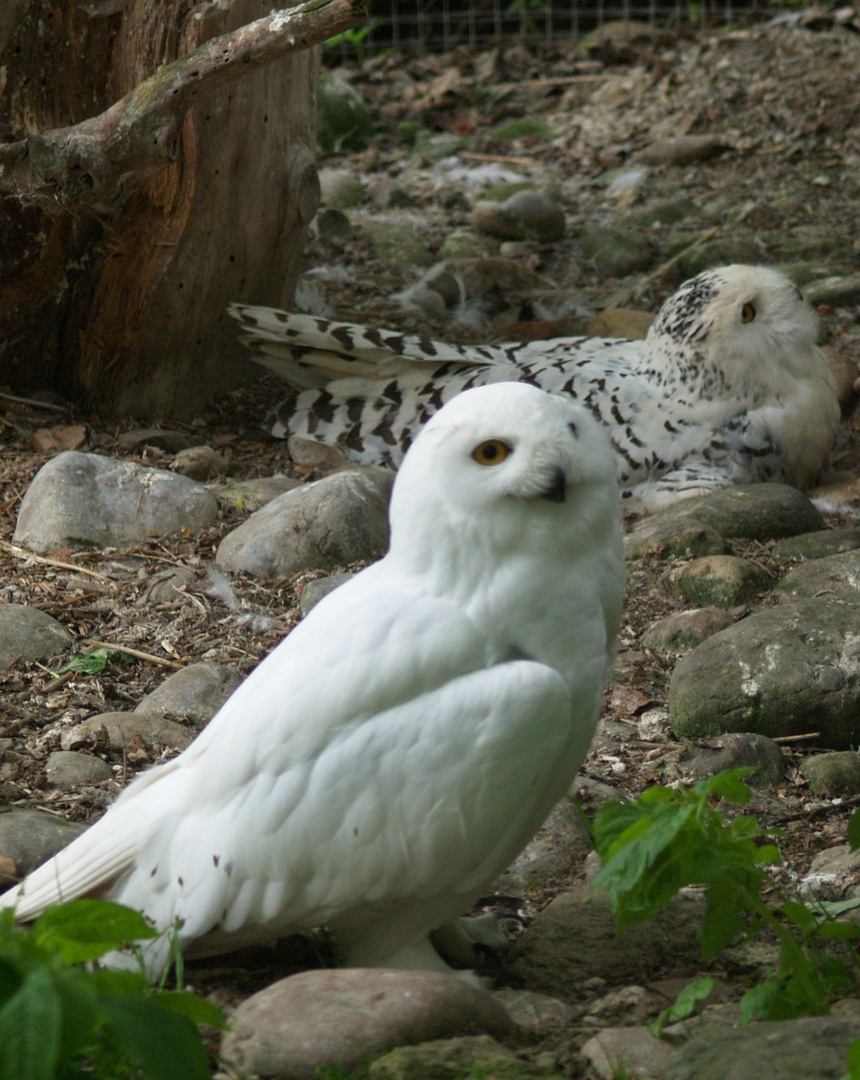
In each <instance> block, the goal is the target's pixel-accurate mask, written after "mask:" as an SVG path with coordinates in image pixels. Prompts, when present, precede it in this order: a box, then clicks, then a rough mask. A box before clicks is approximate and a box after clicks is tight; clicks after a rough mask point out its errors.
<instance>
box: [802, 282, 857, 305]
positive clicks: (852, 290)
mask: <svg viewBox="0 0 860 1080" xmlns="http://www.w3.org/2000/svg"><path fill="white" fill-rule="evenodd" d="M803 291H804V294H805V295H806V298H807V300H808V301H809V302H810V304H832V305H833V306H834V307H842V306H847V305H849V304H856V303H857V302H858V301H860V274H848V275H846V276H845V277H827V278H819V279H818V280H817V281H810V282H807V284H806V285H805V286H804V288H803Z"/></svg>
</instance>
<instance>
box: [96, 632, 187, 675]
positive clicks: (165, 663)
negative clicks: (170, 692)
mask: <svg viewBox="0 0 860 1080" xmlns="http://www.w3.org/2000/svg"><path fill="white" fill-rule="evenodd" d="M83 643H84V645H92V646H94V648H96V649H110V650H111V651H112V652H120V653H126V654H128V656H133V657H134V658H135V660H148V661H149V663H150V664H161V666H162V667H169V668H175V669H176V670H177V671H178V670H180V669H181V668H183V667H184V666H185V665H184V664H177V663H176V661H175V660H165V659H164V658H163V657H161V656H153V654H152V653H148V652H141V650H140V649H130V648H129V647H128V646H127V645H115V644H113V643H112V642H110V641H96V639H95V638H84V639H83Z"/></svg>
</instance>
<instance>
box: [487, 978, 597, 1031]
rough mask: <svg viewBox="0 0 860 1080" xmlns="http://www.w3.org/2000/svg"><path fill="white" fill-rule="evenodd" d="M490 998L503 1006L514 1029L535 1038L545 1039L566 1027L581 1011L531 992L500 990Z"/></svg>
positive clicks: (552, 998)
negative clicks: (543, 1037) (532, 1034)
mask: <svg viewBox="0 0 860 1080" xmlns="http://www.w3.org/2000/svg"><path fill="white" fill-rule="evenodd" d="M493 997H494V998H495V999H496V1001H498V1002H499V1003H500V1004H501V1005H504V1007H505V1011H506V1012H507V1014H508V1016H509V1017H510V1018H511V1020H513V1022H514V1023H515V1024H516V1026H517V1027H518V1028H525V1030H526V1031H531V1032H533V1033H534V1034H536V1035H546V1034H548V1033H549V1032H551V1031H555V1030H557V1029H558V1028H566V1027H570V1026H571V1025H572V1024H573V1023H574V1021H575V1020H576V1019H577V1018H578V1017H579V1015H580V1013H581V1010H580V1009H577V1008H575V1007H574V1006H573V1005H570V1004H569V1003H568V1002H566V1001H561V1000H560V999H559V998H554V997H548V996H547V995H546V994H537V993H535V991H534V990H513V989H511V988H509V987H503V988H502V989H501V990H496V991H495V992H494V994H493Z"/></svg>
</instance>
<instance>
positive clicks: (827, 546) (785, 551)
mask: <svg viewBox="0 0 860 1080" xmlns="http://www.w3.org/2000/svg"><path fill="white" fill-rule="evenodd" d="M857 549H860V529H818V530H816V531H815V532H808V533H801V535H800V536H789V537H787V538H786V539H785V540H780V541H779V543H777V544H774V546H773V554H774V555H777V556H779V557H780V558H783V559H786V558H788V559H823V558H825V557H826V556H827V555H842V554H843V553H844V552H846V551H856V550H857Z"/></svg>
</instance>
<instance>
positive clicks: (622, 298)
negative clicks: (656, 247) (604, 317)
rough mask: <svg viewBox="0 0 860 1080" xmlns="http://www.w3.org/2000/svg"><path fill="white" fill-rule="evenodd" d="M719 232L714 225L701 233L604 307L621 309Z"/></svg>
mask: <svg viewBox="0 0 860 1080" xmlns="http://www.w3.org/2000/svg"><path fill="white" fill-rule="evenodd" d="M719 231H720V226H719V225H715V226H714V227H713V229H708V231H707V232H703V233H702V234H701V236H698V237H697V238H696V239H695V240H694V241H693V242H692V244H687V246H686V247H685V248H682V249H681V251H678V252H676V254H674V255H673V256H672V258H671V259H667V260H666V261H665V262H664V263H661V264H660V265H659V266H658V267H657V269H656V270H653V271H652V272H651V273H650V274H648V275H647V277H644V278H642V279H641V280H640V281H637V282H636V284H635V285H629V286H627V287H626V288H624V289H619V290H618V292H616V293H614V294H613V295H612V296H611V297H610V298H609V299H608V300H607V301H606V304H605V305H604V306H605V307H608V308H610V307H622V306H623V305H624V304H626V303H628V302H629V301H630V300H632V299H633V298H634V297H636V296H638V295H639V294H640V293H641V292H642V291H643V289H644V288H645V286H646V285H647V284H648V283H649V282H651V281H653V280H654V279H655V278H658V277H661V276H662V275H663V274H665V273H666V271H667V270H668V269H670V267H672V266H674V265H675V263H676V262H679V261H680V260H681V259H683V258H684V256H685V255H689V253H690V252H691V251H694V250H695V249H696V248H697V247H699V246H701V245H702V244H705V243H707V242H708V240H710V239H711V237H712V236H716V234H717V233H718V232H719Z"/></svg>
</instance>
